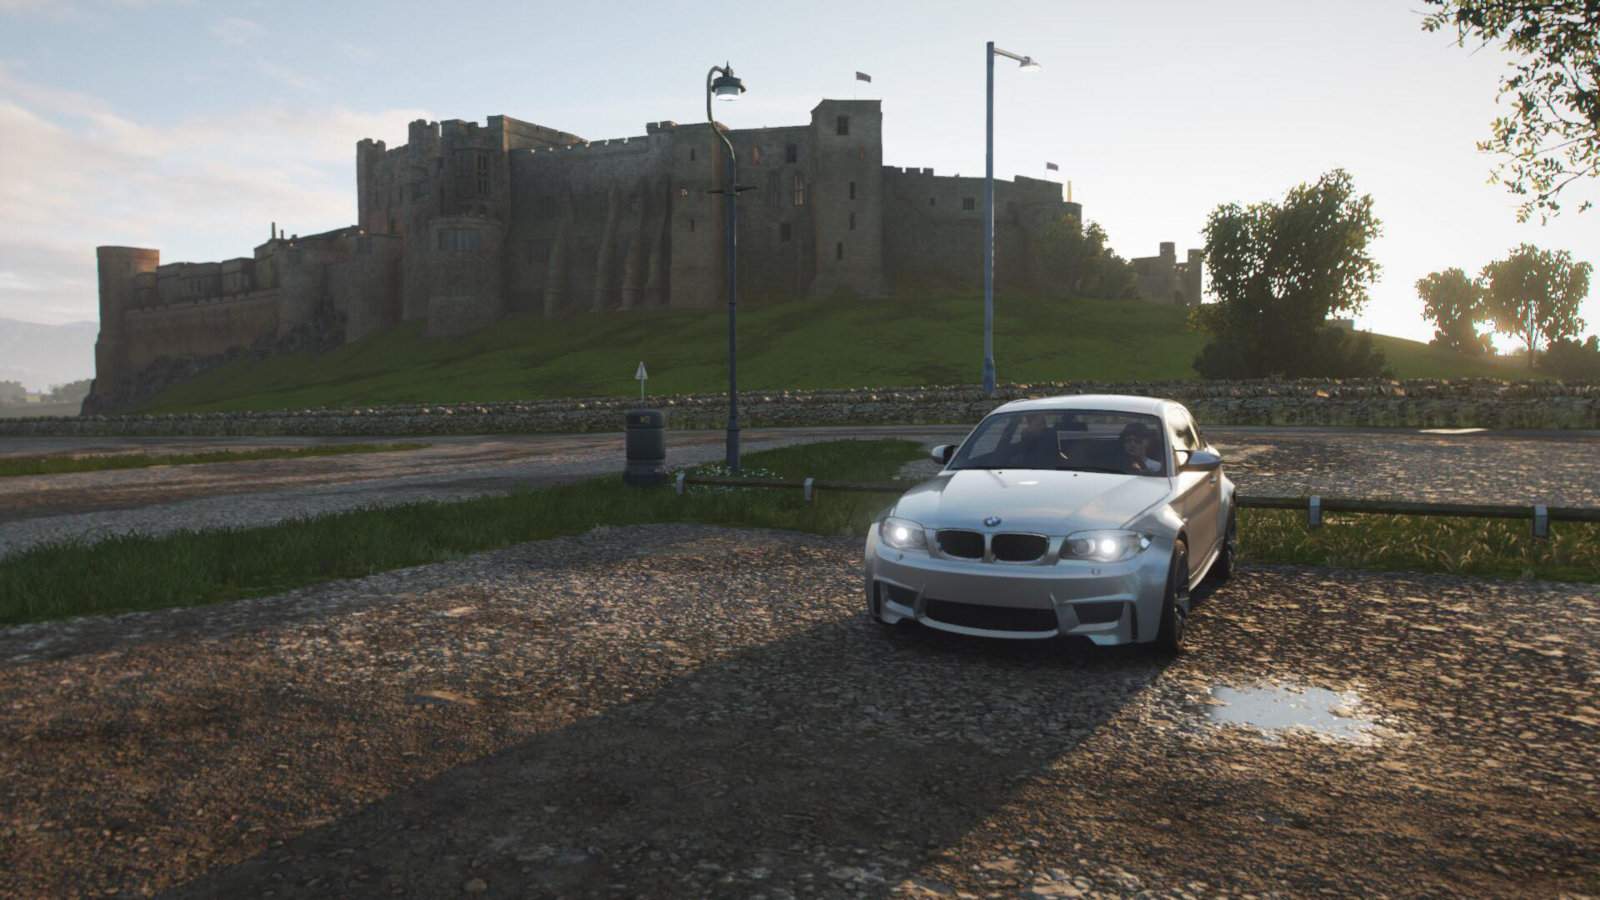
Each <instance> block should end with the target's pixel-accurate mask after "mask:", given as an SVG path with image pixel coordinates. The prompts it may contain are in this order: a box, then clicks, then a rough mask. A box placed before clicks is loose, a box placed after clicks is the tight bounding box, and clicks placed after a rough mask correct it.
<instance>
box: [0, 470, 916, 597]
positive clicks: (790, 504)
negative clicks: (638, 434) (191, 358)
mask: <svg viewBox="0 0 1600 900" xmlns="http://www.w3.org/2000/svg"><path fill="white" fill-rule="evenodd" d="M920 456H921V449H920V447H919V445H918V444H917V443H916V442H914V441H838V442H831V443H824V444H808V445H802V446H796V447H784V448H779V449H776V450H768V451H763V452H760V453H750V454H746V455H745V457H744V458H743V462H744V463H745V464H746V465H747V466H748V467H759V468H762V469H766V470H768V471H770V472H773V473H775V476H776V477H780V478H800V477H804V476H806V475H814V476H817V477H823V478H836V479H841V480H851V481H887V480H890V479H892V478H893V477H894V474H895V472H896V471H897V470H898V469H899V468H900V466H901V465H902V464H903V463H905V462H906V461H907V460H910V459H915V458H918V457H920ZM892 499H893V498H892V497H890V496H887V495H881V494H854V493H848V494H847V493H840V492H834V493H829V492H826V491H819V492H818V493H817V498H816V501H815V502H814V503H810V504H808V503H806V502H805V500H804V499H803V498H802V496H801V494H800V492H799V491H797V490H796V491H781V490H757V489H740V490H733V491H727V490H724V491H716V490H702V489H694V488H691V489H690V491H689V493H688V494H687V495H686V496H683V497H679V496H678V495H677V494H675V493H674V492H673V490H672V488H671V487H670V486H662V487H658V488H651V489H639V488H630V487H628V486H626V485H624V484H622V481H621V477H620V475H619V476H615V477H607V478H597V479H593V480H590V481H586V482H582V483H579V484H571V485H562V486H558V487H552V488H543V489H540V490H532V491H525V492H521V493H516V494H512V495H509V496H504V497H484V498H479V499H475V500H466V501H458V502H453V503H422V504H415V505H408V506H397V507H389V508H385V509H373V510H358V511H353V512H346V513H338V514H334V515H328V516H319V517H317V518H313V519H302V520H295V521H290V522H284V523H281V524H278V525H272V526H267V527H263V528H247V529H224V530H212V531H200V532H194V531H181V532H175V533H172V534H168V535H163V536H159V537H145V536H140V535H132V536H123V537H113V538H109V539H107V540H104V541H100V542H97V543H94V544H92V545H86V544H76V543H67V544H54V545H48V546H42V547H36V548H33V549H30V550H26V551H24V552H22V553H19V554H17V555H15V556H11V557H7V558H6V559H5V560H4V561H3V563H0V624H13V623H20V622H33V621H41V620H47V619H60V618H66V617H69V616H77V615H88V614H102V613H114V612H126V611H130V610H140V609H160V608H165V607H172V606H197V605H201V604H206V603H215V602H218V601H223V600H232V599H237V598H241V597H254V596H262V595H267V594H275V593H280V592H282V591H287V590H290V589H293V588H297V587H302V586H305V585H308V584H314V583H316V582H320V581H328V580H332V579H338V578H358V577H361V576H364V575H370V574H373V573H375V572H382V571H386V570H390V569H398V568H404V567H407V566H416V565H423V564H426V563H434V562H443V561H445V560H450V559H456V558H459V557H462V556H465V555H467V554H470V553H477V552H480V551H484V550H492V549H495V548H497V547H504V546H508V545H511V544H516V543H521V542H523V541H531V540H538V539H541V538H550V537H556V536H558V535H564V534H579V533H582V532H584V531H587V530H589V529H590V528H593V527H595V526H597V525H638V524H646V523H652V522H704V523H711V524H719V525H733V526H750V527H762V528H787V529H792V530H795V531H805V532H812V533H816V534H847V533H856V532H859V533H861V534H863V535H864V534H865V531H864V530H863V529H864V528H865V527H866V524H867V523H868V522H869V521H870V520H871V519H872V517H873V515H875V514H876V513H877V512H878V511H879V510H880V509H882V508H883V507H885V506H887V505H888V504H889V503H890V502H891V501H892Z"/></svg>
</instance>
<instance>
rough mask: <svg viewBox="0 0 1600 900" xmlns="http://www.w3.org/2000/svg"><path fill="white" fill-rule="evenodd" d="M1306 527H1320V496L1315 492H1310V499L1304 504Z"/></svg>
mask: <svg viewBox="0 0 1600 900" xmlns="http://www.w3.org/2000/svg"><path fill="white" fill-rule="evenodd" d="M1306 527H1307V528H1321V527H1322V497H1321V496H1319V495H1317V494H1312V495H1311V501H1310V502H1309V503H1307V504H1306Z"/></svg>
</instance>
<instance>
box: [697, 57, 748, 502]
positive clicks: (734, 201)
mask: <svg viewBox="0 0 1600 900" xmlns="http://www.w3.org/2000/svg"><path fill="white" fill-rule="evenodd" d="M718 73H721V74H718ZM712 76H716V80H712ZM742 93H744V82H742V81H740V80H739V79H738V78H736V77H734V74H733V67H732V66H729V65H727V64H723V65H720V66H712V67H711V71H709V72H707V73H706V121H707V122H709V123H710V124H711V131H712V133H714V134H715V135H716V136H717V137H720V138H722V144H723V146H724V147H726V148H727V149H728V175H727V187H725V188H724V189H723V190H721V191H712V193H720V194H722V195H723V202H725V203H726V204H727V210H728V213H727V216H726V219H727V228H726V229H725V230H726V232H727V237H726V242H725V243H724V245H723V246H724V250H725V252H726V254H727V257H728V454H727V455H728V459H727V462H728V471H730V472H733V473H735V474H737V473H738V471H739V376H738V367H737V360H736V357H735V356H734V350H735V333H736V332H735V328H734V326H735V323H736V322H737V320H738V310H739V257H738V250H739V233H738V232H739V177H738V171H737V170H738V166H739V160H738V157H737V156H735V155H734V152H733V141H730V140H728V136H727V135H726V134H724V133H723V132H722V130H721V129H719V128H718V127H717V120H716V119H715V118H713V117H712V115H711V98H712V97H716V98H717V99H718V100H737V99H739V95H740V94H742Z"/></svg>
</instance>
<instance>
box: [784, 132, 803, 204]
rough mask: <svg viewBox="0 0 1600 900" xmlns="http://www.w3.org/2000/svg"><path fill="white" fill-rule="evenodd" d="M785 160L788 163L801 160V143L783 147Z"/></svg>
mask: <svg viewBox="0 0 1600 900" xmlns="http://www.w3.org/2000/svg"><path fill="white" fill-rule="evenodd" d="M783 161H784V162H786V163H797V162H799V161H800V145H799V144H785V145H784V148H783ZM797 205H798V204H797Z"/></svg>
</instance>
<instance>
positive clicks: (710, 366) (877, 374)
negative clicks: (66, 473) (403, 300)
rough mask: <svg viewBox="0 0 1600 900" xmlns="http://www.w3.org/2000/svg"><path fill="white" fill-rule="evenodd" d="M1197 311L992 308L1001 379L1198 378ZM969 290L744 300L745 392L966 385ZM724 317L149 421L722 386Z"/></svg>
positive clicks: (539, 346) (444, 352)
mask: <svg viewBox="0 0 1600 900" xmlns="http://www.w3.org/2000/svg"><path fill="white" fill-rule="evenodd" d="M1186 322H1187V311H1186V310H1184V309H1182V308H1180V307H1175V306H1163V305H1157V304H1150V303H1142V302H1138V301H1106V300H1070V301H1059V300H1057V301H1046V300H1038V299H1028V298H1021V297H1000V298H998V299H997V300H996V301H995V337H994V341H995V356H996V359H997V360H998V361H999V374H1000V378H1001V380H1002V381H1007V382H1034V381H1047V380H1075V379H1092V380H1104V381H1158V380H1168V379H1191V378H1194V377H1195V373H1194V371H1193V370H1192V369H1191V368H1190V362H1191V361H1192V360H1193V359H1194V356H1195V354H1196V353H1198V352H1199V350H1200V347H1201V346H1202V345H1203V344H1204V343H1205V338H1204V336H1203V335H1201V334H1198V333H1195V332H1192V331H1189V330H1188V328H1187V324H1186ZM982 323H983V319H982V302H981V301H980V299H979V298H977V297H975V296H931V297H916V298H906V297H898V298H887V299H881V300H859V299H842V298H841V299H831V300H817V301H811V300H803V301H786V302H782V303H766V304H755V305H741V307H740V310H739V384H740V386H741V388H743V389H745V390H752V391H766V390H782V389H785V388H789V389H803V388H830V387H860V386H863V385H870V386H874V387H880V386H881V387H890V386H912V385H923V384H972V383H976V382H977V381H978V373H979V370H980V367H981V363H982V350H981V340H982V338H981V335H982ZM1378 342H1379V345H1380V346H1381V347H1382V348H1383V350H1384V352H1385V353H1387V354H1389V357H1390V359H1391V360H1392V362H1393V364H1394V367H1395V370H1396V374H1398V375H1399V376H1401V377H1435V376H1445V377H1457V376H1464V375H1498V376H1501V377H1521V375H1520V374H1519V373H1518V372H1516V371H1512V370H1511V369H1508V368H1506V367H1504V366H1501V365H1497V364H1495V363H1493V362H1484V361H1472V360H1468V359H1465V358H1460V357H1457V356H1455V355H1454V354H1451V353H1447V352H1440V351H1438V350H1437V349H1435V348H1431V347H1428V346H1427V345H1425V344H1419V343H1417V342H1415V341H1405V340H1402V339H1400V338H1388V337H1381V338H1379V339H1378ZM726 355H727V312H726V308H724V307H719V308H715V309H709V310H660V309H653V310H635V311H632V312H627V313H622V312H612V313H584V314H577V315H572V316H569V317H566V318H561V319H554V320H546V319H543V318H541V317H539V316H534V315H520V316H513V317H511V318H508V319H506V320H504V321H502V322H500V323H497V324H496V325H495V326H494V327H493V328H489V329H485V330H483V331H479V332H477V333H474V334H470V335H464V336H460V337H455V338H450V339H428V338H425V337H423V336H422V332H421V326H420V324H416V323H414V324H411V325H406V326H403V327H400V328H397V329H393V330H391V331H387V332H384V333H381V334H378V335H374V336H372V337H369V338H367V339H365V340H362V341H358V342H356V343H354V344H350V345H348V346H345V347H342V348H340V349H338V350H335V351H333V352H330V353H327V354H323V355H321V356H305V355H294V356H280V357H273V358H270V359H265V360H253V359H251V360H240V361H238V362H235V363H231V364H229V365H227V366H224V367H222V368H219V369H216V370H213V371H211V372H208V373H206V374H204V375H202V376H200V377H198V378H196V379H194V380H192V381H188V382H185V383H183V384H180V385H176V386H174V387H172V388H169V389H168V390H166V391H165V392H164V393H162V394H160V395H159V396H157V397H156V398H155V399H154V400H152V401H151V402H150V403H149V404H148V405H147V407H146V409H145V411H147V412H198V411H219V410H266V409H296V408H305V407H321V406H331V407H340V406H361V405H380V404H390V403H446V402H479V401H495V400H525V399H533V398H541V397H576V396H626V395H629V394H634V393H636V392H637V391H638V389H639V386H638V383H637V382H635V381H634V380H633V373H634V369H635V368H636V367H637V366H638V364H639V361H640V360H644V361H645V363H646V365H647V367H648V369H649V372H650V380H649V390H650V393H651V394H682V393H700V392H715V391H720V390H723V389H724V388H725V387H726V384H727V374H726V368H725V360H726Z"/></svg>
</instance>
